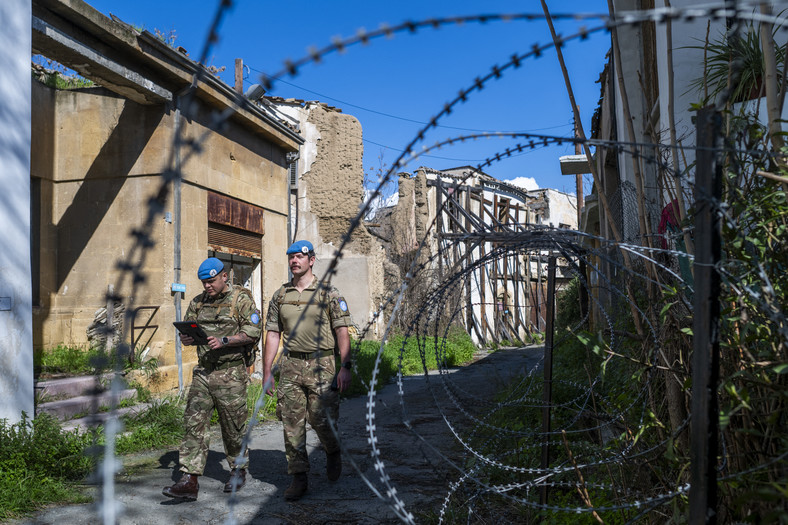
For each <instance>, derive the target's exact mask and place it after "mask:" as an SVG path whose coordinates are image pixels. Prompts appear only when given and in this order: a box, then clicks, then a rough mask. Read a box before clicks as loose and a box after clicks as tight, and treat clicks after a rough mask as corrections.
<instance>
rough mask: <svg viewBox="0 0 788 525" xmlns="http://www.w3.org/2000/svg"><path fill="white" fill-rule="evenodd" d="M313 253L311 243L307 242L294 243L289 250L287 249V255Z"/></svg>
mask: <svg viewBox="0 0 788 525" xmlns="http://www.w3.org/2000/svg"><path fill="white" fill-rule="evenodd" d="M313 251H315V250H314V248H312V243H311V242H309V241H296V242H294V243H293V244H291V245H290V248H288V249H287V252H285V253H287V255H290V254H291V253H309V252H313Z"/></svg>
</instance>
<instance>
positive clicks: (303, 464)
mask: <svg viewBox="0 0 788 525" xmlns="http://www.w3.org/2000/svg"><path fill="white" fill-rule="evenodd" d="M287 261H288V265H289V266H290V271H291V273H292V274H293V279H292V281H290V282H288V283H285V284H284V285H282V287H281V288H279V290H277V291H276V293H275V294H274V296H273V299H272V300H271V302H270V304H269V306H268V316H267V318H266V323H265V329H266V337H265V358H264V370H263V374H264V377H265V381H266V383H265V384H267V385H273V379H272V378H271V370H272V367H273V363H274V359H275V357H276V354H277V350H278V348H279V340H280V335H281V337H282V338H283V339H284V340H283V342H284V348H285V350H286V352H285V354H283V355H282V357H281V360H280V362H279V386H278V392H277V393H278V399H277V404H276V411H277V415H278V416H279V418H280V419H281V420H282V425H283V428H284V437H285V454H286V456H287V472H288V474H291V475H292V476H293V482H292V484H291V485H290V487H288V488H287V490H286V491H285V499H286V500H288V501H293V500H297V499H299V498H301V496H303V495H304V493H305V492H306V490H307V472H308V471H309V458H308V456H307V451H306V422H307V420H308V421H309V424H310V425H311V426H312V428H313V429H314V431H315V432H316V433H317V436H318V437H319V438H320V442H321V443H322V444H323V448H324V449H325V451H326V474H327V476H328V478H329V479H330V480H332V481H336V480H337V479H339V476H340V474H341V473H342V456H341V453H340V448H339V442H338V441H337V439H336V436H335V435H334V432H333V431H332V430H331V427H330V425H329V422H328V417H329V416H330V418H331V420H333V421H334V422H335V423H336V422H337V420H338V418H339V392H341V391H343V390H345V389H346V388H347V387H348V386H350V382H351V380H352V374H351V372H350V369H351V368H352V363H351V361H350V336H349V334H348V327H349V326H350V325H351V319H350V312H349V311H348V307H347V303H346V302H345V300H344V298H343V297H342V296H341V295H340V293H339V291H337V289H336V288H335V287H333V286H331V287H330V288H329V290H327V291H326V290H324V289H321V287H320V284H319V283H318V280H317V279H316V278H315V276H314V274H313V273H312V266H313V265H314V263H315V252H314V250H313V248H312V244H311V243H309V242H308V241H297V242H295V243H293V244H292V245H291V246H290V248H288V249H287ZM335 349H336V350H338V352H339V357H340V362H341V363H342V365H341V367H340V369H339V372H338V373H337V371H336V360H335ZM270 393H271V392H270V391H269V394H270Z"/></svg>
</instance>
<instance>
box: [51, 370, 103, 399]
mask: <svg viewBox="0 0 788 525" xmlns="http://www.w3.org/2000/svg"><path fill="white" fill-rule="evenodd" d="M112 376H113V374H104V375H102V376H100V377H98V378H97V377H96V376H77V377H65V378H62V379H49V380H45V381H36V383H35V393H36V396H38V399H39V400H40V401H43V402H45V403H46V402H49V401H57V400H60V399H66V398H70V397H77V396H86V395H90V394H93V393H95V392H96V391H103V390H106V388H105V386H104V385H108V384H109V383H110V381H112Z"/></svg>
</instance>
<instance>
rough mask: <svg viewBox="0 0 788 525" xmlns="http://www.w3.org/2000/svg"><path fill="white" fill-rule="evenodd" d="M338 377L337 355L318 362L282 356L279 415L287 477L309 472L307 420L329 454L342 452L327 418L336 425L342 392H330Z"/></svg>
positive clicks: (277, 410) (316, 360)
mask: <svg viewBox="0 0 788 525" xmlns="http://www.w3.org/2000/svg"><path fill="white" fill-rule="evenodd" d="M335 374H336V362H335V361H334V356H328V357H320V358H315V359H298V358H294V357H290V356H283V357H282V361H281V363H280V368H279V386H278V387H277V402H276V414H277V416H278V417H279V419H280V420H282V426H283V429H284V436H285V455H286V456H287V473H288V474H291V475H292V474H298V473H301V472H309V457H308V456H307V452H306V423H307V421H309V424H310V425H311V426H312V429H313V430H314V431H315V433H316V434H317V437H318V438H320V442H321V443H322V444H323V448H324V449H325V451H326V453H332V452H336V451H337V450H339V442H338V441H337V438H336V436H335V435H334V432H333V431H332V430H331V426H330V425H329V422H328V416H330V417H331V420H332V421H333V422H334V424H335V425H336V424H337V421H338V419H339V392H337V391H333V390H331V382H332V380H333V379H334V375H335Z"/></svg>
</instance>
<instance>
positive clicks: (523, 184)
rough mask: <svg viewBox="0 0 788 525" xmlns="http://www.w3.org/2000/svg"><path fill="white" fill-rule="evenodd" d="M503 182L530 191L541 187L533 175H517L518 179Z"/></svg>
mask: <svg viewBox="0 0 788 525" xmlns="http://www.w3.org/2000/svg"><path fill="white" fill-rule="evenodd" d="M502 182H505V183H506V184H511V185H512V186H517V187H519V188H523V189H524V190H528V191H531V190H538V189H539V184H537V183H536V179H534V178H533V177H517V178H516V179H511V180H505V181H502Z"/></svg>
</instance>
